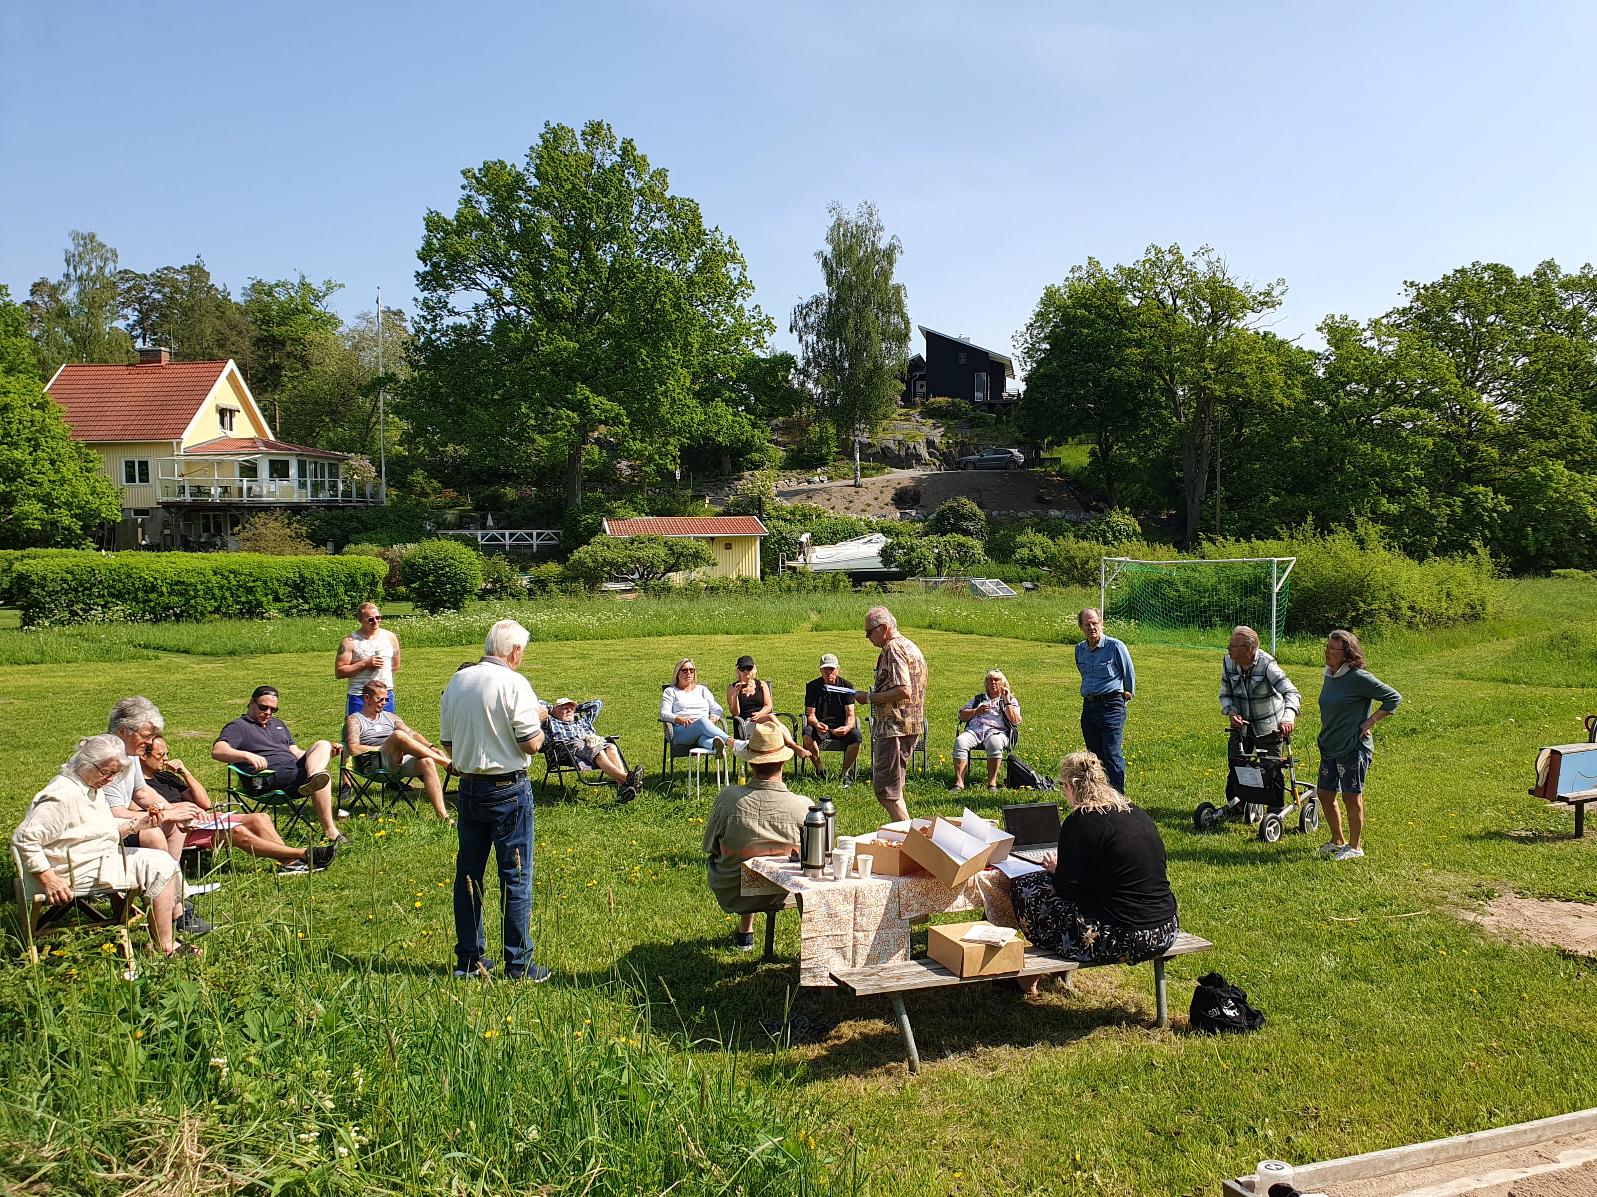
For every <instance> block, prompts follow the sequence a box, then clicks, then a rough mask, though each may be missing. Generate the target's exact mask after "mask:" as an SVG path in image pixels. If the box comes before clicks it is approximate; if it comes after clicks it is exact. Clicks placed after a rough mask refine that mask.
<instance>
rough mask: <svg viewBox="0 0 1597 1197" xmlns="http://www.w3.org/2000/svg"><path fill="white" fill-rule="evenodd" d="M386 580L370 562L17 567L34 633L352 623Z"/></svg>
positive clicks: (167, 561)
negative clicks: (159, 625)
mask: <svg viewBox="0 0 1597 1197" xmlns="http://www.w3.org/2000/svg"><path fill="white" fill-rule="evenodd" d="M385 572H386V570H385V567H384V565H383V563H382V562H380V561H377V560H374V559H372V558H370V557H326V556H321V557H269V556H266V555H264V554H259V553H114V554H110V555H105V556H102V555H100V554H97V553H81V554H74V555H71V556H63V557H54V558H45V557H38V558H31V559H25V560H23V561H21V562H18V564H17V565H16V567H15V570H14V572H13V575H12V592H13V595H14V597H15V600H16V603H17V606H18V607H20V608H21V610H22V622H23V624H24V625H26V626H28V627H36V626H40V625H46V624H76V623H124V622H125V623H150V622H166V621H172V620H194V619H209V618H212V617H217V616H225V617H230V618H235V619H264V618H269V617H273V616H278V615H347V614H349V612H350V611H352V610H354V608H355V607H357V606H359V605H360V604H361V603H363V602H365V601H366V600H368V599H372V600H376V599H380V598H381V597H382V579H383V574H384V573H385Z"/></svg>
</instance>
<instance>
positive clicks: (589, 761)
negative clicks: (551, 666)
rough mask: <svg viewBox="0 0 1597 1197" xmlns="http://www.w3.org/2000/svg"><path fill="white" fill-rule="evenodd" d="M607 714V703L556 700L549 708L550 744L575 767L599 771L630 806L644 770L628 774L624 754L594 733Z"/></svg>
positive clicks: (602, 701)
mask: <svg viewBox="0 0 1597 1197" xmlns="http://www.w3.org/2000/svg"><path fill="white" fill-rule="evenodd" d="M602 710H604V700H603V699H599V698H592V699H589V700H588V701H587V702H584V703H578V702H577V701H576V700H575V699H573V698H557V699H555V701H554V705H553V706H551V707H550V708H549V721H548V728H549V741H550V743H551V744H552V745H553V746H554V748H553V751H555V752H557V753H559V754H560V756H561V757H562V758H563V759H564V760H566V761H569V762H570V763H572V764H577V765H586V766H588V767H590V768H593V769H597V770H599V772H600V773H603V774H604V775H605V776H606V777H608V778H609V779H610V780H611V781H613V782H615V783H616V787H617V789H618V790H619V793H618V795H617V797H619V798H620V799H621V801H623V802H630V801H631V800H632V799H633V798H636V797H637V796H638V787H639V786H640V785H642V783H643V766H642V765H639V766H637V767H636V768H635V769H633V770H632V772H630V773H628V772H627V768H626V766H625V765H624V764H623V763H622V761H621V750H620V749H618V748H617V747H616V746H615V745H614V744H612V743H611V742H610V741H609V740H607V739H605V738H604V737H603V736H601V735H600V734H599V733H598V732H596V731H594V729H593V721H594V720H595V719H597V718H598V717H599V712H600V711H602Z"/></svg>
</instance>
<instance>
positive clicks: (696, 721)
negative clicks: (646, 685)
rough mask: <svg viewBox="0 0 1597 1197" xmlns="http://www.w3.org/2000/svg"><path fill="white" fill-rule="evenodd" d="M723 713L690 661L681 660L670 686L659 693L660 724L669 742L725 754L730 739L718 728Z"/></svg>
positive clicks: (690, 659)
mask: <svg viewBox="0 0 1597 1197" xmlns="http://www.w3.org/2000/svg"><path fill="white" fill-rule="evenodd" d="M723 714H725V712H724V711H723V710H722V709H721V704H720V703H718V702H716V701H715V695H714V694H712V693H710V688H709V687H708V686H705V685H702V684H701V683H700V682H699V670H698V667H697V666H696V665H694V664H693V658H692V657H683V658H682V660H680V661H678V662H677V668H676V673H675V675H674V676H673V677H672V680H671V684H670V685H669V686H667V687H666V688H665V689H664V691H662V692H661V694H660V722H661V723H664V724H666V725H667V726H668V727H669V728H670V729H671V743H673V744H675V745H677V746H678V747H689V748H706V749H709V750H710V751H711V752H719V753H725V752H726V743H727V741H728V740H730V739H731V738H732V737H731V736H729V735H728V734H727V733H726V731H725V729H723V728H721V727H720V726H718V725H719V723H720V720H721V716H722V715H723Z"/></svg>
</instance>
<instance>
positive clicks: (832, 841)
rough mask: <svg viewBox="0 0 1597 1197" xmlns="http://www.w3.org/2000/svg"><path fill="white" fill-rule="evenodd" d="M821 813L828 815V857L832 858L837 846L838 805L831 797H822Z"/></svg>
mask: <svg viewBox="0 0 1597 1197" xmlns="http://www.w3.org/2000/svg"><path fill="white" fill-rule="evenodd" d="M821 814H823V815H825V816H826V858H827V859H828V860H830V859H831V858H832V849H833V848H835V847H837V807H836V806H835V805H834V804H833V802H832V800H831V799H830V798H822V799H821Z"/></svg>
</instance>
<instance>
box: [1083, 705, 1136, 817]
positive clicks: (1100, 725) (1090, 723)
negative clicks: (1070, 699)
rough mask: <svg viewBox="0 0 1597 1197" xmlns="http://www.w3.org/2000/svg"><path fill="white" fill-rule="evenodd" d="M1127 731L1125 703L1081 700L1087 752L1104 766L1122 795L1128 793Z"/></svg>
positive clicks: (1112, 782)
mask: <svg viewBox="0 0 1597 1197" xmlns="http://www.w3.org/2000/svg"><path fill="white" fill-rule="evenodd" d="M1125 730H1126V700H1125V699H1123V698H1120V697H1119V696H1116V697H1114V698H1106V699H1098V700H1094V701H1092V702H1089V701H1087V699H1085V698H1083V699H1082V700H1081V738H1082V741H1083V742H1084V743H1085V744H1086V745H1087V751H1088V752H1090V753H1092V754H1093V755H1094V756H1095V757H1097V758H1098V759H1099V760H1100V761H1102V762H1103V771H1104V772H1105V773H1106V774H1108V776H1109V784H1110V785H1112V786H1114V788H1115V789H1117V790H1119V791H1120V792H1121V793H1122V794H1124V793H1125V792H1126V758H1125V757H1124V756H1123V755H1121V752H1120V737H1121V734H1122V733H1123V732H1124V731H1125Z"/></svg>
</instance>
